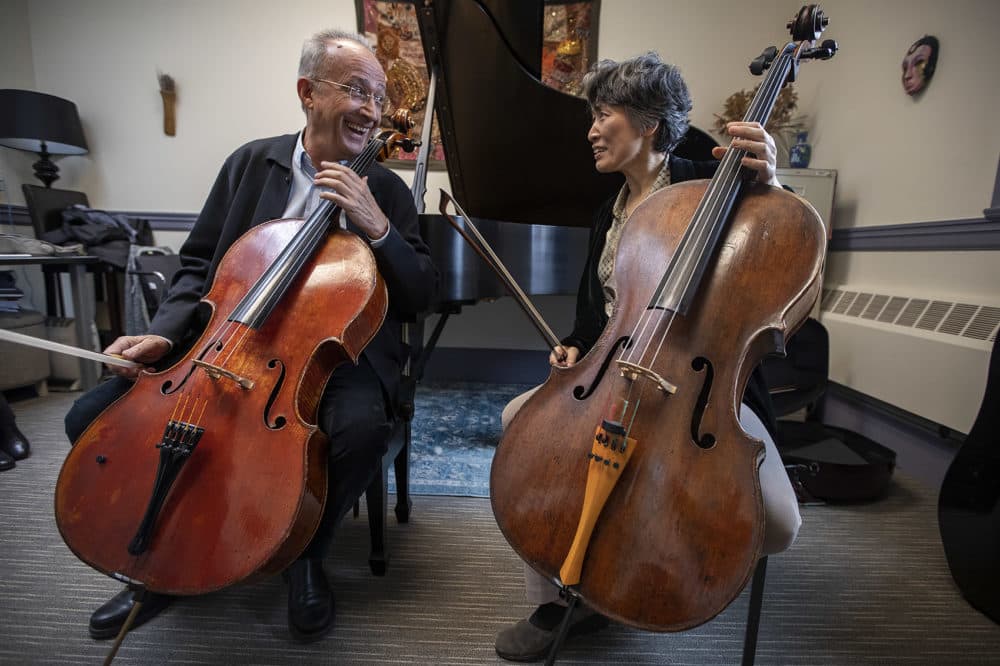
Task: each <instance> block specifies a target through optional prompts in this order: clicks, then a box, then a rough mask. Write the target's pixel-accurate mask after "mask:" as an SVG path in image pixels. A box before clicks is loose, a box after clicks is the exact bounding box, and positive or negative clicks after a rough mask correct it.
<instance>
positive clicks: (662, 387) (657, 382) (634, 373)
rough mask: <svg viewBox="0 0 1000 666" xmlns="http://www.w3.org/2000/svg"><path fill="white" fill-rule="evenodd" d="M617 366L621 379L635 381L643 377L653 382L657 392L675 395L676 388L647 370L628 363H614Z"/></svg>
mask: <svg viewBox="0 0 1000 666" xmlns="http://www.w3.org/2000/svg"><path fill="white" fill-rule="evenodd" d="M615 363H617V364H618V369H619V370H620V371H621V373H622V377H624V378H625V379H628V380H629V381H633V382H634V381H635V380H637V379H639V377H644V378H646V379H648V380H650V381H652V382H653V385H654V386H656V389H657V390H658V391H663V392H664V393H670V394H673V393H677V387H676V386H674V385H673V384H671V383H670V382H668V381H667V380H666V379H664V378H663V377H661V376H659V375H658V374H656V373H655V372H653V371H652V370H650V369H649V368H644V367H642V366H641V365H636V364H635V363H629V362H628V361H615Z"/></svg>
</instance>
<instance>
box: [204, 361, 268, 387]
mask: <svg viewBox="0 0 1000 666" xmlns="http://www.w3.org/2000/svg"><path fill="white" fill-rule="evenodd" d="M191 362H192V363H193V364H195V365H196V366H198V367H199V368H201V369H202V370H204V371H205V372H206V373H207V374H208V376H209V377H211V378H212V379H219V378H220V377H224V378H226V379H231V380H232V381H234V382H236V383H237V384H238V385H239V386H240V388H244V389H252V388H253V380H252V379H248V378H246V377H240V376H239V375H237V374H236V373H235V372H230V371H229V370H226V369H225V368H220V367H219V366H217V365H212V364H211V363H206V362H205V361H200V360H198V359H194V360H193V361H191Z"/></svg>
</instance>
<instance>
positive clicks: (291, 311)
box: [55, 112, 415, 595]
mask: <svg viewBox="0 0 1000 666" xmlns="http://www.w3.org/2000/svg"><path fill="white" fill-rule="evenodd" d="M394 120H395V121H396V125H397V129H396V131H393V130H384V131H381V132H379V133H378V134H377V135H376V136H375V137H374V138H373V139H372V140H371V141H370V142H369V143H368V145H367V146H366V147H365V149H364V150H363V151H362V152H361V153H360V154H359V155H358V156H357V157H356V158H355V159H354V161H353V163H352V164H351V168H352V169H353V170H354V171H355V172H357V173H359V174H362V175H363V174H364V173H365V172H366V171H367V169H368V168H369V167H370V166H371V164H372V163H373V162H374V161H375V160H376V159H377V158H378V157H383V158H384V157H386V156H387V155H388V154H389V152H390V151H391V149H392V148H394V147H396V146H397V145H401V146H402V147H403V149H404V150H412V148H413V145H415V142H412V141H410V140H409V139H408V138H406V136H405V134H404V133H403V132H404V131H405V129H409V126H410V125H411V123H410V122H409V118H408V116H407V115H406V113H405V112H399V113H397V116H395V117H394ZM338 215H339V207H338V206H336V205H335V204H333V203H331V202H330V201H327V200H321V203H320V204H319V206H318V207H317V208H316V210H315V211H314V212H313V213H312V214H311V215H310V216H309V217H308V219H305V220H302V219H297V218H292V219H281V220H272V221H270V222H266V223H264V224H261V225H258V226H255V227H253V228H252V229H250V230H249V231H247V232H246V233H245V234H244V235H243V236H241V237H240V238H239V239H237V240H236V241H235V242H234V243H233V245H232V246H230V247H229V249H228V250H227V251H226V254H225V256H224V257H223V258H222V260H221V262H220V263H219V267H218V270H217V271H216V274H215V278H214V280H213V282H212V285H211V288H210V289H209V291H208V293H207V294H206V295H205V297H204V298H203V302H204V303H206V304H207V305H209V306H210V308H211V310H212V313H211V316H210V319H209V321H208V324H207V326H206V327H205V329H204V331H203V333H202V334H201V336H200V337H199V339H198V340H197V342H195V343H194V345H193V346H192V347H191V348H190V349H189V350H188V351H187V352H186V353H185V354H184V356H183V357H182V358H181V360H179V361H178V362H177V363H175V364H174V365H172V366H171V367H169V368H167V369H165V370H162V371H159V372H152V373H150V372H143V373H140V375H139V377H138V379H137V380H136V382H135V384H134V385H133V386H132V387H131V388H130V389H129V391H128V392H127V393H126V394H125V395H124V396H123V397H122V398H120V399H119V400H118V401H116V402H114V403H113V404H112V405H110V406H109V407H108V408H107V409H106V410H105V411H104V412H102V413H101V415H100V416H98V418H97V419H96V420H95V421H94V422H93V423H91V425H90V426H89V427H88V428H87V429H86V430H85V431H84V432H83V434H82V435H81V436H80V437H79V439H78V440H77V442H76V444H75V446H74V447H73V448H72V449H71V451H70V453H69V455H68V456H67V457H66V460H65V462H64V463H63V466H62V469H61V471H60V474H59V478H58V481H57V484H56V492H55V512H56V523H57V526H58V528H59V531H60V534H61V535H62V537H63V540H64V541H65V542H66V544H67V545H68V546H69V548H70V549H71V550H72V551H73V553H74V554H76V556H77V557H79V558H80V559H81V560H82V561H84V562H85V563H86V564H88V565H90V566H91V567H93V568H95V569H97V570H98V571H100V572H102V573H105V574H107V575H109V576H112V577H113V578H116V579H118V580H120V581H122V582H125V583H127V584H129V585H131V586H134V587H136V588H137V589H140V590H149V591H152V592H158V593H163V594H171V595H194V594H202V593H206V592H210V591H214V590H218V589H221V588H224V587H227V586H229V585H233V584H235V583H238V582H240V581H242V580H245V579H247V578H250V577H251V576H254V575H265V574H270V573H276V572H278V571H280V570H282V569H284V568H285V567H286V566H287V565H288V564H290V563H291V562H292V561H293V560H294V559H295V558H296V557H297V556H298V555H299V553H301V551H302V550H303V549H304V548H305V546H306V545H307V544H308V542H309V540H310V539H311V537H312V536H313V534H314V533H315V531H316V529H317V526H318V524H319V521H320V518H321V516H322V511H323V508H324V505H325V501H326V492H327V470H326V446H325V442H326V438H325V435H323V433H321V432H320V431H319V429H318V428H317V426H316V422H315V421H316V411H317V408H318V405H319V401H320V398H321V395H322V391H323V388H324V386H325V384H326V381H327V379H328V378H329V376H330V375H331V374H332V372H333V370H334V368H335V367H336V366H337V365H338V364H339V363H342V362H354V363H356V362H357V361H358V358H359V356H360V354H361V352H362V350H363V349H364V347H365V345H366V344H367V343H368V342H369V341H370V340H371V339H372V338H373V337H374V336H375V334H376V332H377V331H378V329H379V327H380V326H381V325H382V321H383V319H384V317H385V314H386V310H387V307H388V294H387V289H386V285H385V282H384V281H383V279H382V276H381V275H380V274H379V272H378V270H377V267H376V263H375V258H374V256H373V255H372V252H371V250H370V249H369V248H368V246H367V244H366V243H365V242H364V241H363V240H362V239H360V238H359V237H358V236H357V235H355V234H353V233H351V232H349V231H345V230H342V229H340V228H338V227H337V225H336V223H333V224H331V221H332V220H336V219H337V216H338ZM331 226H332V227H333V229H332V230H331Z"/></svg>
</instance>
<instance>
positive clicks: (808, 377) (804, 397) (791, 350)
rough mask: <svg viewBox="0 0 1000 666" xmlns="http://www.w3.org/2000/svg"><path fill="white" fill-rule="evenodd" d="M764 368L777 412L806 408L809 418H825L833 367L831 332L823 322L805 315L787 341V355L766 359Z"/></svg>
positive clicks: (762, 366) (778, 415)
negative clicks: (800, 325) (825, 398)
mask: <svg viewBox="0 0 1000 666" xmlns="http://www.w3.org/2000/svg"><path fill="white" fill-rule="evenodd" d="M761 370H762V372H763V373H764V381H765V382H766V384H767V386H768V392H769V393H770V394H771V402H772V403H773V404H774V414H775V416H777V417H782V416H787V415H789V414H792V413H794V412H797V411H799V410H800V409H803V408H804V409H806V412H807V418H808V419H809V420H816V421H821V420H822V412H823V402H822V397H823V395H824V393H825V392H826V387H827V383H828V377H829V370H830V336H829V334H828V333H827V331H826V328H825V327H824V326H823V324H821V323H819V322H818V321H816V320H815V319H812V318H809V319H806V321H805V323H804V324H802V327H801V328H800V329H799V330H798V331H797V332H796V333H795V335H794V336H793V337H792V338H791V339H790V340H789V341H788V345H787V349H786V355H785V357H784V358H781V357H770V358H766V359H764V361H763V363H761Z"/></svg>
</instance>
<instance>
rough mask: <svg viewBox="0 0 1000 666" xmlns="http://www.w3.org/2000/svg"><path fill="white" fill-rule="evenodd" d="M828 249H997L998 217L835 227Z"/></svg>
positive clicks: (905, 250)
mask: <svg viewBox="0 0 1000 666" xmlns="http://www.w3.org/2000/svg"><path fill="white" fill-rule="evenodd" d="M829 249H830V251H831V252H914V251H954V250H1000V220H988V219H985V218H980V219H969V220H944V221H941V222H910V223H909V224H887V225H882V226H878V227H858V228H855V229H834V230H833V238H832V239H831V240H830V246H829Z"/></svg>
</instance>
